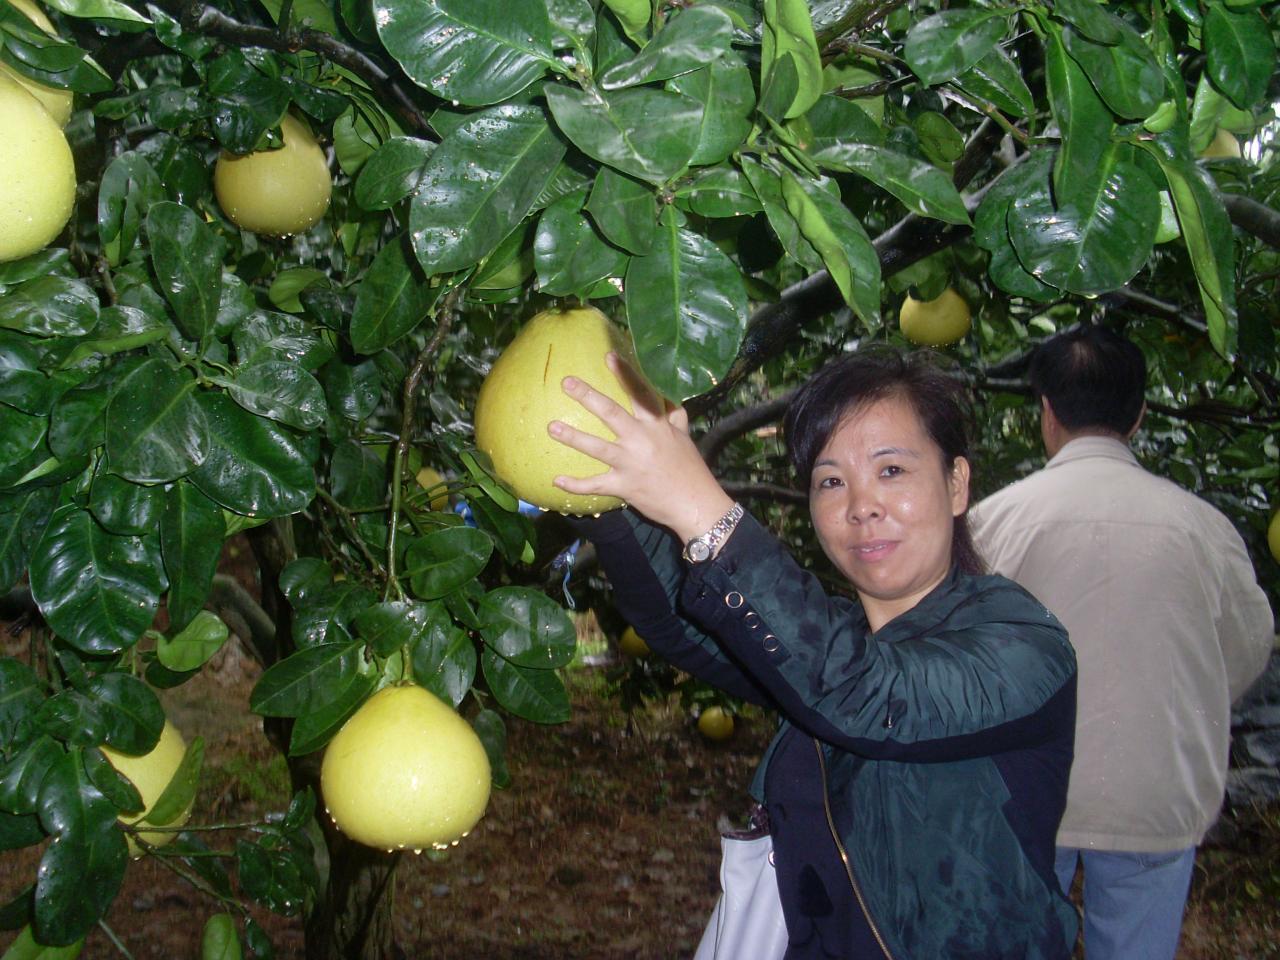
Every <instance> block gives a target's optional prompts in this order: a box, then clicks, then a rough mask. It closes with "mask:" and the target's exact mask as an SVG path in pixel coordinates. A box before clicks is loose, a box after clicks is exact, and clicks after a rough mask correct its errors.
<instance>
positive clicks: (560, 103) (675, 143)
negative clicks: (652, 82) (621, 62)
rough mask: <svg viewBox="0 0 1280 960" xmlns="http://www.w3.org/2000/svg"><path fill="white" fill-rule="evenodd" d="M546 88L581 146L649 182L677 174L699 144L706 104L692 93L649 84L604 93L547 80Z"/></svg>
mask: <svg viewBox="0 0 1280 960" xmlns="http://www.w3.org/2000/svg"><path fill="white" fill-rule="evenodd" d="M545 93H546V97H547V105H548V106H549V107H550V108H551V114H552V116H554V117H555V121H556V124H557V125H558V126H559V127H560V130H561V131H562V132H563V133H564V135H565V136H567V137H568V138H569V139H570V140H572V141H573V143H574V145H576V146H577V147H578V149H580V150H581V151H582V152H583V153H585V154H587V155H588V156H591V157H594V158H595V159H596V160H599V161H600V162H601V163H603V164H606V165H608V166H610V167H614V168H615V169H617V170H620V171H622V172H623V173H626V174H629V175H630V176H633V177H636V178H637V179H639V180H644V181H646V182H647V183H654V184H660V183H665V182H666V181H667V180H670V179H671V178H672V177H674V176H676V175H677V174H678V173H680V172H681V171H683V170H684V169H685V167H687V166H688V165H689V161H690V160H691V159H692V158H693V152H694V150H696V149H697V148H698V144H699V139H700V136H701V132H702V129H701V128H702V110H703V107H702V104H701V103H699V102H698V101H697V100H694V99H692V98H690V97H686V96H682V95H681V94H678V93H670V92H668V91H666V90H654V89H650V88H647V87H637V88H633V89H629V90H617V91H614V92H612V93H610V94H609V95H608V96H603V95H600V94H593V93H588V92H586V91H585V90H578V89H574V88H571V87H568V86H565V85H562V84H548V85H547V87H546V88H545ZM655 117H661V118H662V122H661V123H655V122H654V118H655Z"/></svg>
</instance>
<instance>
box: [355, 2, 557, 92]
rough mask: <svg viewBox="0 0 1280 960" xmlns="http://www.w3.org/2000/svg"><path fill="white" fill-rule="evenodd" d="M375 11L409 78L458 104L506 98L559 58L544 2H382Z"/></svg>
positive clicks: (384, 36) (383, 36)
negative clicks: (552, 42)
mask: <svg viewBox="0 0 1280 960" xmlns="http://www.w3.org/2000/svg"><path fill="white" fill-rule="evenodd" d="M373 16H374V22H375V23H376V24H377V26H378V36H379V37H380V38H381V39H382V43H383V45H384V46H385V47H386V48H387V52H388V53H390V54H391V56H393V57H395V59H396V60H397V61H398V62H399V64H400V66H401V67H403V68H404V72H405V73H406V74H408V75H409V77H410V79H412V80H413V81H414V83H417V84H418V85H419V86H422V87H425V88H426V89H428V90H430V91H431V92H432V93H434V94H435V95H436V96H438V97H440V98H441V99H444V100H452V101H454V102H455V103H464V104H467V105H469V106H484V105H487V104H491V103H498V102H500V101H502V100H506V99H507V98H509V97H512V96H514V95H515V94H517V93H519V92H520V91H521V90H523V89H524V88H525V87H527V86H528V85H529V84H531V83H533V81H535V80H537V79H538V78H539V77H541V76H542V75H543V74H544V73H545V72H546V70H547V68H548V67H549V66H551V65H552V63H553V56H554V55H553V51H552V49H551V23H550V21H549V20H548V18H547V11H546V6H545V4H543V3H541V2H537V0H515V2H513V0H435V2H432V3H426V2H423V0H375V2H374V4H373Z"/></svg>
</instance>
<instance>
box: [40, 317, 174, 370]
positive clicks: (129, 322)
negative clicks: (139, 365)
mask: <svg viewBox="0 0 1280 960" xmlns="http://www.w3.org/2000/svg"><path fill="white" fill-rule="evenodd" d="M173 332H174V327H173V324H171V323H169V322H168V320H167V318H164V317H156V316H154V315H153V314H150V313H148V312H146V311H145V310H140V309H138V308H137V307H128V306H124V305H122V304H118V305H116V306H111V307H105V308H104V309H103V311H102V313H101V315H100V317H99V319H98V325H97V326H96V327H94V328H93V333H92V335H91V337H90V339H88V340H82V341H80V343H79V344H77V345H76V348H75V349H74V350H72V351H71V353H70V354H68V355H67V359H66V360H64V361H63V363H62V366H63V367H64V368H67V367H73V366H76V365H77V364H79V363H80V362H81V361H82V360H85V359H87V358H89V357H94V356H103V357H110V356H114V355H115V354H117V353H123V352H125V351H127V350H137V349H138V348H140V347H145V346H147V345H148V344H152V343H156V342H158V341H160V340H163V339H165V338H166V337H168V336H169V335H170V334H172V333H173Z"/></svg>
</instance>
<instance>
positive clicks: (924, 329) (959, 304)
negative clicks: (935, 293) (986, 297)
mask: <svg viewBox="0 0 1280 960" xmlns="http://www.w3.org/2000/svg"><path fill="white" fill-rule="evenodd" d="M898 324H899V326H901V328H902V333H903V336H905V337H906V338H907V339H908V340H910V341H911V342H912V343H918V344H920V345H921V346H925V347H945V346H946V345H947V344H949V343H955V342H956V341H957V340H959V339H960V338H961V337H963V336H964V335H965V334H966V333H968V332H969V328H970V326H971V325H972V322H971V315H970V313H969V304H967V303H965V300H964V297H962V296H960V294H958V293H956V292H955V290H953V289H952V288H951V287H948V288H947V289H946V290H944V291H943V292H942V295H941V296H940V297H937V298H935V299H933V300H917V299H915V298H914V297H912V296H911V295H910V294H908V295H907V299H906V300H904V301H903V303H902V309H901V310H899V311H898Z"/></svg>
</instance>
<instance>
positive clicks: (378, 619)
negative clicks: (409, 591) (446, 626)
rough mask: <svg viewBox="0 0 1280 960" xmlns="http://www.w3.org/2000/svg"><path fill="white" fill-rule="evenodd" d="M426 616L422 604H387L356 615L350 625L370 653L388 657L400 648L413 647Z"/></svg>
mask: <svg viewBox="0 0 1280 960" xmlns="http://www.w3.org/2000/svg"><path fill="white" fill-rule="evenodd" d="M428 614H429V608H428V606H427V604H425V603H414V602H412V601H404V600H397V601H388V602H385V603H375V604H374V605H373V606H372V607H366V608H365V609H364V610H361V611H360V612H359V613H358V614H356V617H355V619H354V620H352V621H351V623H352V626H354V627H355V628H356V632H357V633H358V634H359V635H360V639H361V640H363V641H364V642H365V643H367V644H369V646H370V647H372V648H373V652H374V653H376V654H377V655H378V656H380V657H389V656H391V655H392V654H393V653H395V652H396V651H397V650H399V649H400V648H401V647H409V646H412V645H413V643H414V642H415V641H416V640H417V637H418V634H419V633H420V632H421V631H422V629H423V625H424V624H425V623H426V621H427V617H428Z"/></svg>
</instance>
